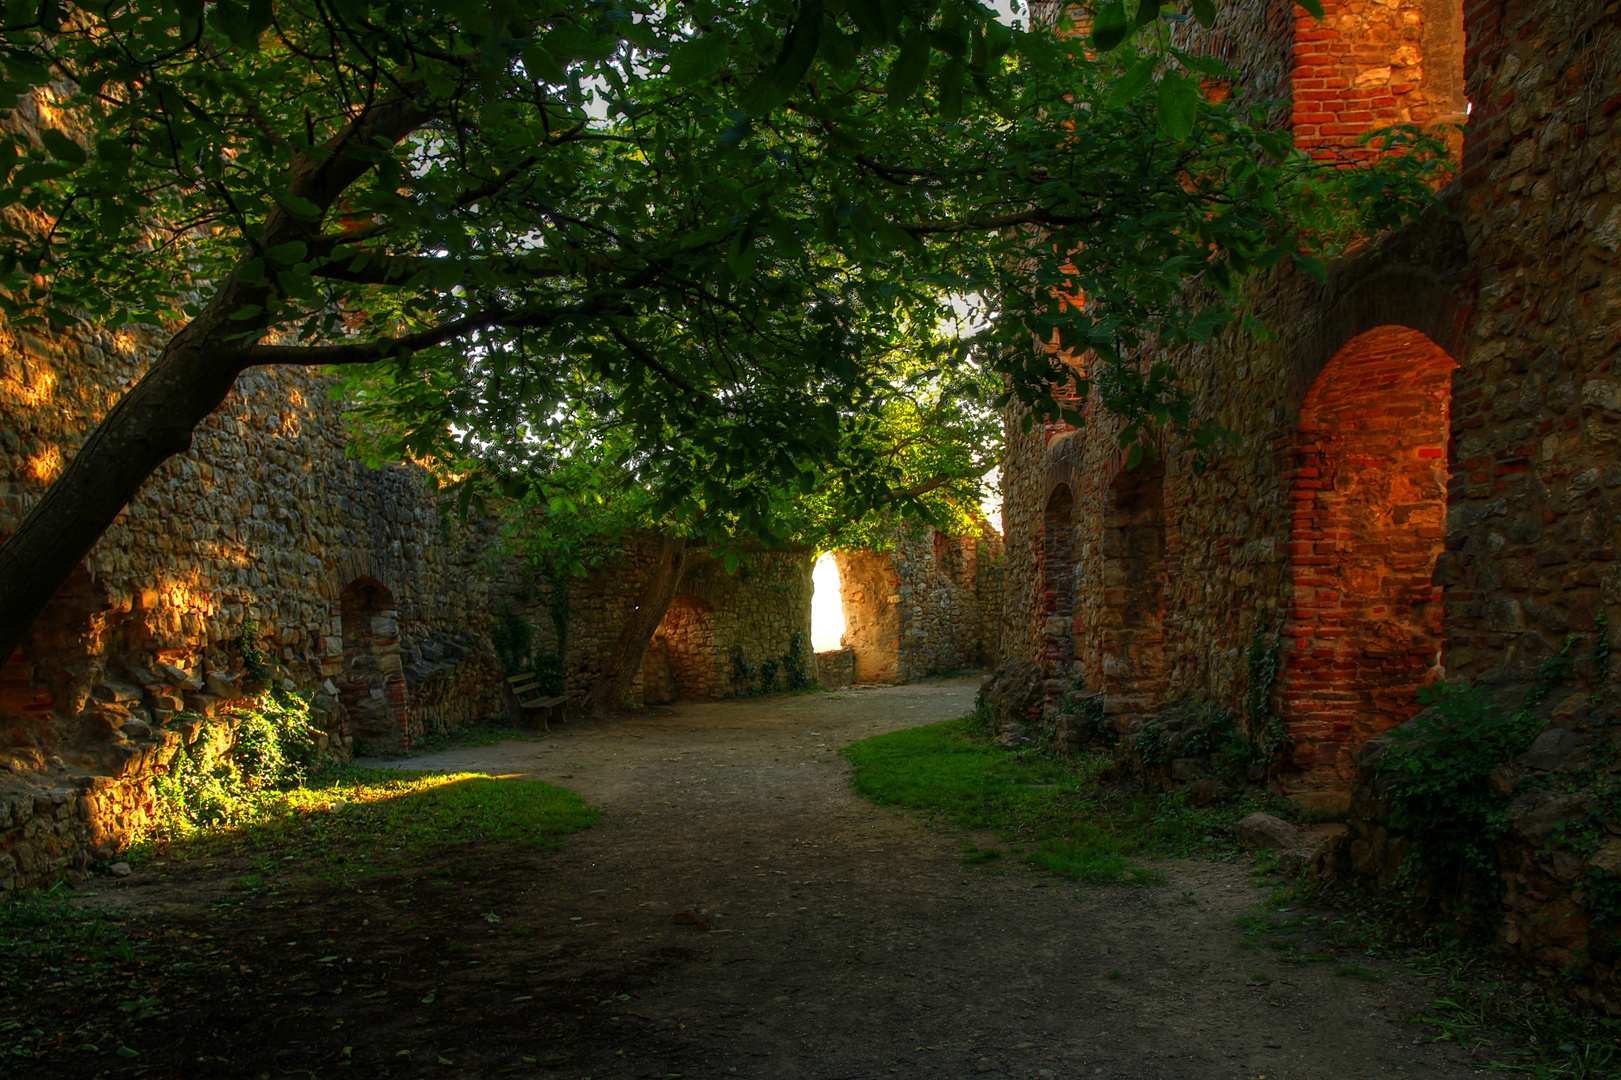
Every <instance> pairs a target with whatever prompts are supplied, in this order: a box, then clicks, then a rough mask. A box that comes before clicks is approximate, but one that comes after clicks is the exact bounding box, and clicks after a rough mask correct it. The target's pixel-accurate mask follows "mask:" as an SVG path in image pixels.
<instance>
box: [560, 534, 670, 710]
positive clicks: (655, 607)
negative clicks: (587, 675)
mask: <svg viewBox="0 0 1621 1080" xmlns="http://www.w3.org/2000/svg"><path fill="white" fill-rule="evenodd" d="M686 546H687V541H686V539H685V538H684V537H680V536H666V537H664V538H663V540H662V541H661V542H660V544H659V553H658V559H657V560H656V561H655V562H654V563H653V572H652V574H651V575H650V576H649V577H648V579H647V584H646V585H644V586H642V593H641V595H640V596H638V597H637V598H636V608H635V610H633V611H632V612H631V613H630V618H628V619H626V620H625V625H624V627H623V628H622V629H621V630H620V631H619V637H618V639H617V640H616V641H615V642H614V644H613V649H612V650H610V651H609V653H608V655H607V657H606V658H605V659H604V660H603V663H602V674H600V675H598V676H597V681H596V684H595V685H593V686H592V687H591V689H590V690H589V691H587V693H586V695H585V700H584V701H583V702H581V704H582V705H583V707H584V708H585V711H587V712H589V713H590V714H592V715H593V716H601V715H603V714H605V713H607V712H608V711H609V710H611V709H615V708H618V707H619V706H620V704H622V703H623V702H624V700H625V695H626V694H627V693H629V692H630V684H631V683H632V682H634V681H635V679H636V669H637V668H638V667H639V666H640V665H641V662H642V655H643V654H644V653H646V652H647V647H648V645H650V644H652V641H653V632H654V631H656V630H657V629H658V628H659V623H661V622H663V621H664V614H665V612H667V611H669V610H670V602H671V601H672V600H674V599H675V591H676V589H677V588H679V587H680V585H681V575H682V573H683V572H684V571H685V570H686V568H687V564H688V562H689V561H690V560H689V558H688V554H687V550H686Z"/></svg>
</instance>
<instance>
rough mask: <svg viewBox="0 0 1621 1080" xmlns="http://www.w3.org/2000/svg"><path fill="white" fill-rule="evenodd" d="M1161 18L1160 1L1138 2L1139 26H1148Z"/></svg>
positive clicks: (1139, 0)
mask: <svg viewBox="0 0 1621 1080" xmlns="http://www.w3.org/2000/svg"><path fill="white" fill-rule="evenodd" d="M1157 18H1159V0H1137V25H1138V26H1147V25H1148V24H1149V23H1151V22H1153V21H1154V20H1155V19H1157Z"/></svg>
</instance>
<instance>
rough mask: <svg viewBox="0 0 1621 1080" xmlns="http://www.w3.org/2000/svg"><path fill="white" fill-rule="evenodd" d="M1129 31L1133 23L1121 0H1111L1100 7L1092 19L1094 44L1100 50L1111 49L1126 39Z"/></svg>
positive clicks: (1106, 50)
mask: <svg viewBox="0 0 1621 1080" xmlns="http://www.w3.org/2000/svg"><path fill="white" fill-rule="evenodd" d="M1129 33H1131V23H1130V22H1129V21H1127V19H1126V7H1125V5H1124V4H1123V3H1121V0H1109V2H1108V3H1107V4H1104V5H1103V6H1102V7H1100V8H1098V12H1097V15H1096V16H1095V17H1094V18H1093V19H1092V45H1093V46H1094V47H1095V48H1096V49H1097V50H1098V51H1099V52H1108V51H1110V50H1111V49H1113V48H1114V47H1115V46H1117V45H1119V44H1120V43H1121V42H1122V41H1124V40H1126V35H1127V34H1129Z"/></svg>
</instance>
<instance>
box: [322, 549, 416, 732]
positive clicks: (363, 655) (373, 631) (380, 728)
mask: <svg viewBox="0 0 1621 1080" xmlns="http://www.w3.org/2000/svg"><path fill="white" fill-rule="evenodd" d="M338 611H339V616H338V618H339V627H340V633H341V636H342V640H343V667H342V670H341V671H340V672H339V673H338V675H337V677H336V678H335V680H334V681H335V683H336V684H337V687H338V700H339V701H341V702H342V703H343V707H344V709H345V710H347V712H348V714H349V730H350V732H351V733H352V734H353V735H354V737H355V739H356V740H357V741H359V740H364V741H365V742H367V743H368V744H370V747H371V748H374V749H404V748H405V746H406V745H407V743H408V742H409V737H410V736H409V727H408V720H407V716H406V699H407V691H406V686H405V667H404V663H403V662H402V660H401V657H400V627H399V612H398V611H397V609H396V608H395V606H394V593H393V591H392V590H391V589H389V588H388V586H386V585H384V584H383V583H382V582H381V581H378V580H377V579H376V578H374V577H357V578H355V579H353V580H352V581H350V582H349V583H348V584H347V585H345V586H344V587H343V590H342V591H341V592H340V593H339V596H338Z"/></svg>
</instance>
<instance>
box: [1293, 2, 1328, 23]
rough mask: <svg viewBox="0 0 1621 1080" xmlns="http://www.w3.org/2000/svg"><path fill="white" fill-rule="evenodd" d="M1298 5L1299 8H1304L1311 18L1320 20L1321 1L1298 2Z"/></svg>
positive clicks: (1321, 11)
mask: <svg viewBox="0 0 1621 1080" xmlns="http://www.w3.org/2000/svg"><path fill="white" fill-rule="evenodd" d="M1298 3H1299V4H1300V6H1301V7H1303V8H1305V9H1306V10H1307V11H1309V12H1310V13H1311V15H1312V18H1314V19H1321V18H1322V17H1323V5H1322V3H1321V0H1298Z"/></svg>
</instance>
